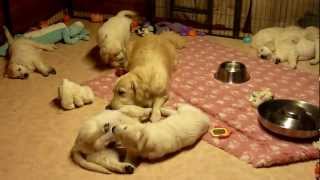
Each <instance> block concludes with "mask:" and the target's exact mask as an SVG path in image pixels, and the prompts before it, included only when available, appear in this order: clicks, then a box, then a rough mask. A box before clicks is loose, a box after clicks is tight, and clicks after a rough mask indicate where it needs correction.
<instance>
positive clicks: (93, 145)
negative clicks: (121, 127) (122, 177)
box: [71, 108, 151, 174]
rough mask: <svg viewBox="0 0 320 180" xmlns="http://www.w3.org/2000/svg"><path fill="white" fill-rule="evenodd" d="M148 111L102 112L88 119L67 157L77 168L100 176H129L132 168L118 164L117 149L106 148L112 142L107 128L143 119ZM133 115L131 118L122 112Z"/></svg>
mask: <svg viewBox="0 0 320 180" xmlns="http://www.w3.org/2000/svg"><path fill="white" fill-rule="evenodd" d="M150 111H151V109H145V111H141V112H134V111H131V109H130V108H124V109H120V110H117V111H116V110H106V111H103V112H101V113H99V114H97V115H95V116H93V117H92V118H90V119H89V120H87V121H85V122H84V123H83V125H82V126H81V128H80V130H79V133H78V136H77V138H76V141H75V144H74V146H73V147H72V150H71V157H72V159H73V161H74V162H75V163H77V164H78V165H80V166H81V167H83V168H85V169H88V170H91V171H97V172H101V173H107V174H109V173H111V172H110V171H113V172H119V173H133V171H134V168H135V167H134V166H133V165H132V164H130V163H126V162H120V160H119V152H118V151H119V149H117V148H116V147H110V146H108V145H109V144H110V143H112V142H115V139H114V136H113V134H112V133H111V127H113V126H115V125H118V124H122V123H126V124H135V123H139V121H140V120H143V119H146V117H148V115H149V114H150ZM128 112H129V113H130V114H131V115H134V118H132V117H131V116H128V115H126V114H125V113H128Z"/></svg>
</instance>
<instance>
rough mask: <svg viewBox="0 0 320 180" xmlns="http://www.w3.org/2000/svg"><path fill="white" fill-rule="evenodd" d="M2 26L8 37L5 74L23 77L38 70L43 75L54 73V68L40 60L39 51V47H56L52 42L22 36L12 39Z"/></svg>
mask: <svg viewBox="0 0 320 180" xmlns="http://www.w3.org/2000/svg"><path fill="white" fill-rule="evenodd" d="M3 28H4V32H5V35H6V37H7V39H8V44H9V55H10V60H9V63H8V66H7V72H6V74H5V76H8V77H9V78H15V79H25V78H28V76H29V73H30V72H33V71H38V72H40V73H41V74H42V75H43V76H48V75H49V74H56V71H55V69H54V68H52V67H51V66H49V65H47V64H45V63H44V62H43V61H42V57H41V54H40V51H39V49H42V50H47V51H52V50H54V49H55V48H56V46H55V45H54V44H41V43H36V42H34V41H32V40H29V39H26V38H22V37H21V38H16V39H14V38H13V37H12V35H11V33H10V32H9V30H8V29H7V28H6V27H3Z"/></svg>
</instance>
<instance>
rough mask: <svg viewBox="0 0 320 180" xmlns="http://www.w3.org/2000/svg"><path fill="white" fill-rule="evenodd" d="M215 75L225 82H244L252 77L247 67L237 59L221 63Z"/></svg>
mask: <svg viewBox="0 0 320 180" xmlns="http://www.w3.org/2000/svg"><path fill="white" fill-rule="evenodd" d="M214 77H215V78H216V79H218V80H220V81H222V82H224V83H231V84H232V83H243V82H246V81H248V80H249V79H250V76H249V73H248V72H247V68H246V66H245V65H244V64H242V63H241V62H237V61H226V62H223V63H222V64H220V66H219V69H218V71H217V72H216V73H215V74H214Z"/></svg>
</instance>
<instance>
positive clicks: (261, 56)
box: [260, 55, 268, 59]
mask: <svg viewBox="0 0 320 180" xmlns="http://www.w3.org/2000/svg"><path fill="white" fill-rule="evenodd" d="M267 57H268V56H266V55H260V58H261V59H267Z"/></svg>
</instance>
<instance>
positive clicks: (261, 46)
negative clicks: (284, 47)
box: [251, 26, 303, 60]
mask: <svg viewBox="0 0 320 180" xmlns="http://www.w3.org/2000/svg"><path fill="white" fill-rule="evenodd" d="M302 31H303V29H302V28H300V27H297V26H288V27H285V28H283V27H270V28H265V29H262V30H260V31H258V32H257V33H256V34H255V35H254V36H253V37H252V43H251V47H253V48H255V49H256V50H257V52H258V57H260V58H261V59H266V60H267V59H271V58H272V55H273V53H274V51H275V48H276V47H275V43H276V41H281V40H282V39H293V38H296V36H301V32H302Z"/></svg>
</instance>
